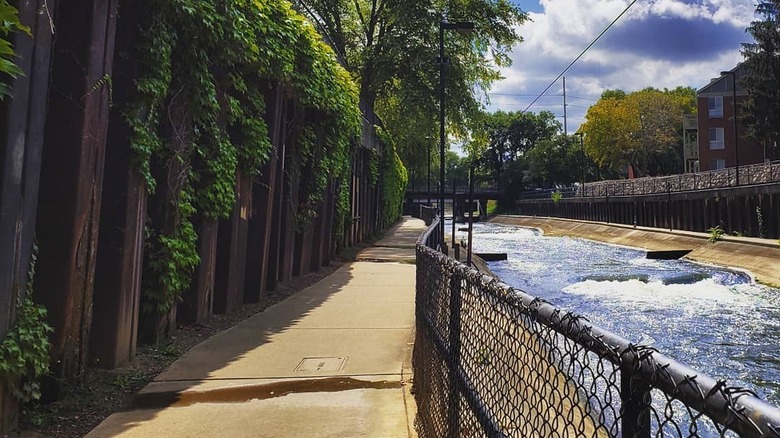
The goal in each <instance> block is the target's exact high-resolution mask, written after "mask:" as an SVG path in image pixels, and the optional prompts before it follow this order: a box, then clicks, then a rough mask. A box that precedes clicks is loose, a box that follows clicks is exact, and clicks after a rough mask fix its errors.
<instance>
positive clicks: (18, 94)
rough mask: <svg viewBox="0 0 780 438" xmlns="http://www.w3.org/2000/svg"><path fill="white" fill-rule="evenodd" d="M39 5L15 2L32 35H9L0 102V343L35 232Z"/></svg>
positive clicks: (7, 392) (10, 417) (0, 428)
mask: <svg viewBox="0 0 780 438" xmlns="http://www.w3.org/2000/svg"><path fill="white" fill-rule="evenodd" d="M43 3H44V2H43V0H38V1H29V0H27V1H20V2H18V8H19V20H20V21H21V22H22V23H23V24H24V25H26V26H28V27H29V28H30V32H31V34H32V37H30V36H28V35H26V34H24V33H16V34H13V35H12V36H11V39H12V43H13V45H14V49H15V52H16V57H15V58H14V62H16V63H17V65H18V67H19V68H20V69H21V70H22V71H23V72H24V74H23V75H20V76H19V77H17V78H15V79H8V81H7V84H8V87H9V89H10V94H11V96H6V97H5V99H3V101H2V102H1V103H0V136H2V143H0V309H2V310H0V339H2V338H4V337H5V335H6V333H7V332H8V329H9V328H10V327H11V326H12V325H13V323H14V321H15V319H16V303H17V297H18V296H19V295H20V294H21V293H22V292H23V291H24V290H25V286H26V284H27V273H28V270H29V266H30V265H29V262H30V254H31V253H32V246H33V236H34V234H35V222H36V217H35V215H36V210H37V204H38V187H39V182H40V172H41V167H40V166H41V151H42V146H43V129H44V122H45V115H46V100H47V98H48V84H49V65H50V63H49V61H50V54H51V28H50V27H49V23H48V19H46V18H45V17H44V16H43V15H40V14H38V13H37V12H38V10H40V8H41V7H42V6H43ZM11 383H12V382H11V381H9V380H8V379H3V380H2V381H0V433H6V432H9V431H10V430H11V429H13V427H14V426H15V425H16V420H17V410H18V400H17V399H16V397H14V395H13V392H12V388H11V385H10V384H11Z"/></svg>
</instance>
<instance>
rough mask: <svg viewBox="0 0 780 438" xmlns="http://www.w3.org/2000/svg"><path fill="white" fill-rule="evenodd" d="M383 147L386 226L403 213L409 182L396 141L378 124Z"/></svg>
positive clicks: (383, 195) (383, 191)
mask: <svg viewBox="0 0 780 438" xmlns="http://www.w3.org/2000/svg"><path fill="white" fill-rule="evenodd" d="M375 129H376V133H377V137H378V139H379V143H380V145H381V147H382V159H381V165H380V172H379V173H380V179H381V182H380V187H381V189H382V222H383V224H384V225H385V226H387V225H390V224H393V223H394V222H396V221H397V220H398V219H399V218H400V217H401V214H402V213H403V203H404V193H405V192H406V185H407V184H408V182H409V175H408V174H407V171H406V167H404V163H403V162H402V161H401V157H399V156H398V152H397V151H396V146H395V141H394V140H393V138H392V137H391V136H390V134H389V133H388V132H387V131H385V130H384V129H383V128H381V127H379V126H376V127H375Z"/></svg>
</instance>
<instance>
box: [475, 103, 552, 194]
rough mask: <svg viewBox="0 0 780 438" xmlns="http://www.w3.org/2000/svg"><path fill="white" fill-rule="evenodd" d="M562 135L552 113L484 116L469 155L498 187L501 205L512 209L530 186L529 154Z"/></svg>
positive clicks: (490, 114) (492, 114)
mask: <svg viewBox="0 0 780 438" xmlns="http://www.w3.org/2000/svg"><path fill="white" fill-rule="evenodd" d="M560 131H561V124H560V123H559V122H558V121H557V120H555V115H554V114H553V113H551V112H549V111H542V112H540V113H538V114H536V113H530V112H522V111H517V112H505V111H497V112H495V113H485V114H483V115H482V117H481V120H480V123H478V124H477V125H476V126H475V129H474V131H473V132H472V137H473V141H472V142H470V143H469V145H468V146H467V151H468V153H469V155H470V156H471V157H473V158H474V159H477V160H479V161H480V163H481V165H482V166H483V167H484V168H486V170H487V171H488V172H489V173H490V178H489V179H490V180H492V181H494V182H496V183H497V184H498V189H499V191H500V192H501V194H500V198H501V199H499V201H500V203H501V204H502V205H504V206H506V205H512V204H513V201H514V199H515V198H516V194H517V193H518V192H519V191H521V190H522V189H523V188H524V186H525V184H526V182H527V181H526V176H527V174H528V157H527V154H528V152H529V151H530V150H531V149H532V148H533V147H534V146H536V145H537V144H538V143H539V142H540V141H543V140H547V139H551V138H553V137H554V136H555V135H557V134H558V133H560Z"/></svg>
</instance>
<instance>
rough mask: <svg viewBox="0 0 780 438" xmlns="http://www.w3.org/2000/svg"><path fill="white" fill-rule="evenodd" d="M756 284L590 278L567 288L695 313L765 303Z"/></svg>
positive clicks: (626, 302)
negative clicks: (666, 282) (756, 289)
mask: <svg viewBox="0 0 780 438" xmlns="http://www.w3.org/2000/svg"><path fill="white" fill-rule="evenodd" d="M755 287H756V286H755V285H752V284H736V285H731V286H726V285H722V284H718V283H717V282H716V281H715V280H713V279H711V278H708V279H705V280H701V281H698V282H696V283H693V284H664V283H662V282H656V281H651V282H648V283H645V282H643V281H640V280H626V281H596V280H586V281H581V282H579V283H575V284H572V285H570V286H567V287H565V288H564V289H563V291H564V292H566V293H570V294H575V295H580V296H584V297H591V298H597V299H600V300H604V301H610V302H614V301H618V302H621V304H622V305H629V306H632V307H637V306H641V307H644V308H652V309H656V310H657V309H680V308H683V309H686V310H689V311H691V312H693V313H709V312H711V311H713V310H715V309H718V308H729V309H731V310H734V309H736V308H751V307H755V306H756V305H759V304H761V303H760V301H758V300H756V299H755V297H754V296H753V294H751V293H749V292H751V291H752V290H753V289H755Z"/></svg>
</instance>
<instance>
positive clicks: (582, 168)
mask: <svg viewBox="0 0 780 438" xmlns="http://www.w3.org/2000/svg"><path fill="white" fill-rule="evenodd" d="M577 135H579V136H580V173H581V174H582V196H583V197H584V196H585V141H584V140H583V139H582V136H583V133H582V132H578V133H577Z"/></svg>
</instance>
